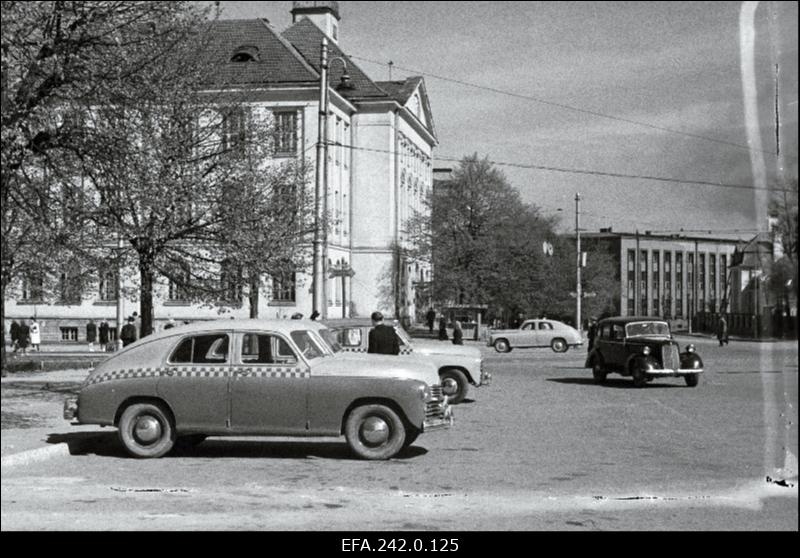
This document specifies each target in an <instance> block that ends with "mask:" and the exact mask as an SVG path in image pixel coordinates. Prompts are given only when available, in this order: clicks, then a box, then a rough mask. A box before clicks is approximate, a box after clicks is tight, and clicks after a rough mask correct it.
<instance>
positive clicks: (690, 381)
mask: <svg viewBox="0 0 800 558" xmlns="http://www.w3.org/2000/svg"><path fill="white" fill-rule="evenodd" d="M683 379H684V380H685V381H686V385H687V386H689V387H697V384H698V383H699V381H700V375H699V374H688V375H686V376H684V377H683Z"/></svg>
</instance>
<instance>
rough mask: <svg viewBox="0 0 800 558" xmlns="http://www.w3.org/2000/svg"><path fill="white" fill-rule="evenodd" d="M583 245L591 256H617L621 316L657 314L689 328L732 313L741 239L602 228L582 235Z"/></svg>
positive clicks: (678, 326)
mask: <svg viewBox="0 0 800 558" xmlns="http://www.w3.org/2000/svg"><path fill="white" fill-rule="evenodd" d="M581 243H582V246H583V250H585V251H586V252H587V253H588V254H589V257H591V253H592V251H594V250H603V251H606V252H608V253H609V254H611V255H612V256H613V257H614V261H615V262H616V273H617V276H616V279H618V280H619V293H620V296H619V302H618V308H616V311H617V313H618V314H619V315H623V316H659V317H663V318H666V319H667V320H669V321H670V322H671V325H672V327H673V328H674V329H676V330H682V329H687V330H689V329H708V328H710V327H712V320H711V318H710V316H712V315H717V314H719V313H728V312H730V301H731V294H732V290H731V286H732V268H731V264H732V258H733V254H734V252H735V251H736V248H737V246H738V245H739V244H740V243H741V241H739V240H736V239H723V238H709V237H699V236H697V237H692V236H687V235H680V236H678V235H659V234H649V233H644V234H637V233H628V232H612V231H611V230H610V229H602V230H601V232H598V233H591V232H590V233H582V234H581ZM706 316H708V318H706ZM706 321H708V323H706Z"/></svg>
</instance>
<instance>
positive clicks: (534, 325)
mask: <svg viewBox="0 0 800 558" xmlns="http://www.w3.org/2000/svg"><path fill="white" fill-rule="evenodd" d="M534 327H536V323H535V322H529V323H527V324H523V326H522V329H526V330H527V329H533V328H534Z"/></svg>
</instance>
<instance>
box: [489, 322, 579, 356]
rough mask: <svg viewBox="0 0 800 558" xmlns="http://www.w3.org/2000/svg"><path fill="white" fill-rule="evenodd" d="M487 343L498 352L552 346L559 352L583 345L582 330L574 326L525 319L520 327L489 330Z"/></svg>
mask: <svg viewBox="0 0 800 558" xmlns="http://www.w3.org/2000/svg"><path fill="white" fill-rule="evenodd" d="M487 344H488V345H489V346H490V347H494V348H495V350H496V351H497V352H498V353H508V352H511V350H512V349H530V348H536V347H550V348H551V349H553V351H555V352H557V353H565V352H567V350H568V349H569V348H570V347H578V346H580V345H583V338H582V337H581V334H580V332H578V330H576V329H575V328H574V327H572V326H568V325H567V324H565V323H562V322H557V321H556V320H548V319H541V320H525V321H524V322H522V325H521V326H520V327H519V329H496V330H492V331H490V332H489V339H488V342H487Z"/></svg>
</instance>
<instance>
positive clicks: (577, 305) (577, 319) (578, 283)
mask: <svg viewBox="0 0 800 558" xmlns="http://www.w3.org/2000/svg"><path fill="white" fill-rule="evenodd" d="M580 203H581V195H580V194H578V193H576V194H575V250H576V254H577V257H576V265H575V293H576V295H575V300H576V303H575V329H577V330H578V331H581V330H582V329H583V328H582V327H581V296H583V295H582V293H581V264H582V263H583V261H582V260H583V258H582V257H581V221H580V215H581V212H580Z"/></svg>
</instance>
